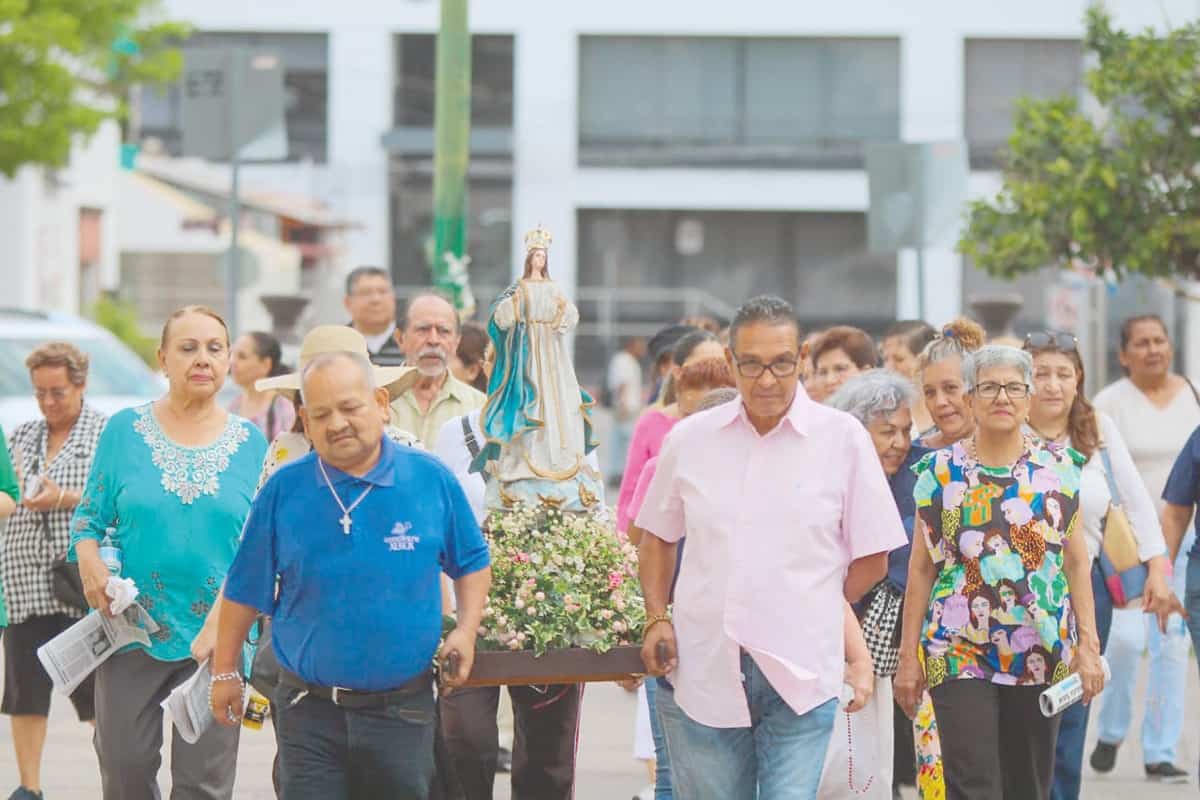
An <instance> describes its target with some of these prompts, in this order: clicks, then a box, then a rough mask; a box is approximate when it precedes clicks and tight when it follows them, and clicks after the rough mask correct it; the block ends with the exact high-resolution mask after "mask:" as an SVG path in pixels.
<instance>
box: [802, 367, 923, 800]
mask: <svg viewBox="0 0 1200 800" xmlns="http://www.w3.org/2000/svg"><path fill="white" fill-rule="evenodd" d="M915 399H916V390H915V389H914V388H913V385H912V381H910V380H908V379H907V378H905V377H904V376H902V375H898V374H897V373H895V372H890V371H888V370H882V369H874V370H870V371H868V372H864V373H861V374H859V375H856V376H855V377H853V378H851V379H850V380H848V381H846V383H844V384H843V385H842V386H841V388H839V389H838V390H837V392H835V393H834V394H833V396H831V397H830V398H829V399H828V400H827V401H826V402H827V403H828V404H829V405H830V406H832V407H834V408H836V409H839V410H841V411H845V412H846V413H848V414H850V415H851V416H853V417H854V418H855V419H857V420H858V421H859V422H861V423H862V425H863V427H864V428H866V429H867V432H868V433H869V434H870V435H871V441H872V442H873V443H874V445H875V452H876V453H877V454H878V456H879V463H880V466H882V467H883V471H884V474H886V475H887V478H888V485H889V486H890V487H891V489H892V497H893V498H894V499H895V501H896V508H897V509H898V510H899V512H900V518H901V519H902V520H903V521H904V530H905V533H906V534H907V535H908V541H909V545H906V546H905V547H902V548H899V549H897V550H893V551H892V552H891V553H889V554H888V572H887V576H886V577H885V578H884V579H883V580H881V581H880V582H879V584H878V585H876V586H875V587H874V588H873V589H872V590H871V591H870V592H868V593H867V596H866V597H864V598H863V600H862V602H861V603H859V604H858V607H857V608H856V609H855V611H856V612H857V614H858V617H859V619H860V620H862V622H863V626H864V628H866V629H867V631H866V632H867V641H868V645H869V647H870V649H871V657H872V661H873V662H874V666H875V691H874V693H873V694H872V696H871V700H870V701H869V702H868V703H867V705H866V707H865V708H863V709H862V710H861V711H859V712H858V713H856V714H854V715H853V716H851V715H849V714H842V715H839V716H838V717H837V721H836V722H835V728H834V733H833V737H832V738H831V739H830V742H829V751H828V753H827V754H826V756H825V770H824V774H823V776H822V779H821V788H820V791H819V793H818V795H817V796H818V798H820V800H834V798H850V797H863V798H881V800H888V798H891V797H892V777H893V774H894V769H893V767H894V763H893V731H894V727H893V725H894V719H893V712H892V705H893V704H892V676H893V675H894V674H895V672H896V661H897V645H898V644H899V633H900V631H899V624H900V620H899V609H900V603H901V600H902V598H903V596H904V588H905V585H906V584H907V582H908V560H909V551H910V550H911V543H912V530H913V519H914V518H915V516H916V506H915V504H914V502H913V486H914V484H915V483H916V476H915V475H914V474H913V472H912V466H913V465H914V464H915V463H916V461H917V460H918V459H919V458H920V457H921V456H922V455H924V454H925V453H926V452H928V451H927V450H925V449H924V448H922V447H919V446H915V445H913V443H912V427H913V418H912V410H911V409H912V404H913V401H914V400H915ZM907 757H908V759H909V761H910V762H911V761H912V753H911V752H910V753H908V756H907ZM872 759H873V761H872Z"/></svg>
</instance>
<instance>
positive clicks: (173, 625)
mask: <svg viewBox="0 0 1200 800" xmlns="http://www.w3.org/2000/svg"><path fill="white" fill-rule="evenodd" d="M152 409H153V407H152V405H150V404H146V405H143V406H138V407H136V408H127V409H125V410H124V411H119V412H117V413H116V414H114V415H113V416H112V418H111V419H110V420H109V422H108V425H107V426H106V427H105V428H104V432H103V433H101V434H100V442H99V444H98V445H97V446H96V455H95V458H94V459H93V461H92V470H91V473H90V474H89V475H88V481H87V486H86V488H85V489H84V491H83V501H82V502H81V503H80V504H79V507H78V508H77V509H76V510H75V517H74V519H73V520H72V524H71V549H70V551H69V555H70V558H71V560H72V561H74V560H75V545H76V544H77V543H78V542H79V541H80V540H82V539H96V540H100V539H102V538H103V537H104V533H105V530H106V529H107V528H108V527H110V526H111V527H114V528H116V536H115V539H116V544H117V546H119V547H120V548H121V550H122V560H123V566H122V569H121V574H122V576H123V577H126V578H133V581H134V583H136V584H137V587H138V592H139V594H138V599H137V602H138V603H140V604H141V605H142V607H143V608H145V609H146V611H147V612H149V614H150V616H151V617H153V618H154V621H155V622H157V623H158V624H159V626H160V627H159V630H158V632H157V633H154V634H151V636H150V642H151V646H150V648H149V649H148V650H147V652H148V653H149V655H151V656H153V657H154V658H156V659H158V660H160V661H179V660H182V659H185V658H188V657H190V655H191V645H192V639H194V638H195V637H196V635H197V634H198V633H200V628H201V626H202V625H203V624H204V619H205V617H206V616H207V615H208V612H209V611H210V610H211V609H212V605H213V601H214V600H215V599H216V597H217V593H218V592H219V591H220V589H221V584H222V583H223V582H224V580H225V573H226V572H228V570H229V565H230V564H231V563H233V556H234V554H235V553H237V549H238V542H239V541H240V539H241V533H242V524H243V523H244V522H245V521H246V514H247V513H248V512H249V511H250V501H251V500H252V499H253V498H254V490H255V485H256V484H257V482H258V473H259V470H260V469H261V467H262V463H263V456H264V455H265V453H266V450H267V442H266V439H264V438H263V435H262V434H261V433H260V432H259V430H258V428H256V427H255V426H254V425H253V424H251V423H250V422H248V421H247V420H244V419H242V418H241V417H237V416H234V415H233V414H230V415H229V419H228V421H227V422H226V424H225V429H224V430H223V431H222V432H221V434H220V435H219V436H218V437H217V439H216V440H215V441H214V442H213V443H212V444H209V445H206V446H204V447H185V446H183V445H179V444H176V443H175V442H174V441H172V440H171V439H169V438H168V437H167V435H166V433H165V432H164V431H163V430H162V428H161V427H159V424H158V420H157V419H155V416H154V412H153V410H152ZM132 647H139V645H132Z"/></svg>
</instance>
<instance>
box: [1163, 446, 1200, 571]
mask: <svg viewBox="0 0 1200 800" xmlns="http://www.w3.org/2000/svg"><path fill="white" fill-rule="evenodd" d="M1162 498H1163V500H1165V501H1167V502H1168V503H1170V504H1171V505H1173V506H1195V505H1197V504H1200V428H1196V430H1194V431H1192V435H1191V436H1189V437H1188V440H1187V443H1186V444H1184V446H1183V449H1182V450H1181V451H1179V457H1178V458H1176V459H1175V466H1173V467H1172V468H1171V475H1170V477H1168V478H1167V485H1166V486H1165V487H1163V494H1162ZM1194 524H1195V528H1196V543H1195V544H1194V545H1192V551H1191V553H1190V557H1191V558H1198V559H1200V514H1198V515H1196V518H1195V523H1194Z"/></svg>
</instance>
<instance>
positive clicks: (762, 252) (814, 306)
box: [576, 210, 896, 369]
mask: <svg viewBox="0 0 1200 800" xmlns="http://www.w3.org/2000/svg"><path fill="white" fill-rule="evenodd" d="M578 219H579V275H578V283H579V287H580V289H579V298H580V302H579V306H580V314H581V320H582V321H581V324H580V329H579V336H578V337H577V340H576V341H577V344H576V356H577V358H578V359H580V360H581V361H583V362H584V363H585V367H586V368H587V369H593V368H599V367H600V366H602V364H603V359H604V357H605V354H606V353H611V352H612V349H611V348H612V347H613V346H615V345H616V344H617V341H618V340H619V337H620V336H622V335H635V334H643V335H648V334H650V333H652V332H653V331H655V330H657V329H658V328H660V327H661V326H662V325H664V324H666V323H668V322H671V321H673V320H677V319H679V318H681V317H683V316H686V315H690V314H696V313H705V314H711V315H714V316H718V317H725V321H727V322H728V321H729V317H730V316H731V315H732V312H733V311H734V310H735V309H736V308H737V306H739V305H740V304H741V303H742V302H744V301H745V300H747V299H748V298H750V297H753V296H754V295H757V294H763V293H770V294H777V295H780V296H782V297H784V298H785V299H787V300H788V301H790V302H791V303H793V304H794V305H795V307H796V311H797V313H799V315H800V319H801V323H802V324H803V326H804V327H805V328H806V329H812V328H816V327H824V326H827V325H832V324H834V323H843V324H850V325H859V326H862V327H864V328H866V329H868V330H870V331H873V332H875V333H882V331H883V330H884V329H885V328H886V327H887V325H888V324H889V323H890V322H891V321H892V320H893V319H894V318H895V312H896V258H895V256H894V255H876V254H873V253H870V252H868V251H867V225H866V217H865V215H863V214H855V213H803V212H760V211H642V210H637V211H634V210H583V211H580V212H579V216H578ZM605 298H608V299H609V300H611V301H612V302H611V304H610V305H609V307H608V310H607V311H606V310H605V304H606V299H605ZM609 315H611V316H609ZM609 321H611V323H612V324H611V326H610V325H609ZM606 337H607V338H606Z"/></svg>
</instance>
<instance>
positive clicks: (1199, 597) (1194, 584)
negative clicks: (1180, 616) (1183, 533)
mask: <svg viewBox="0 0 1200 800" xmlns="http://www.w3.org/2000/svg"><path fill="white" fill-rule="evenodd" d="M1185 576H1186V580H1187V583H1186V587H1187V588H1186V591H1185V593H1184V597H1183V603H1184V606H1185V607H1186V608H1187V612H1188V621H1187V625H1188V630H1189V631H1190V632H1191V634H1192V646H1193V647H1195V648H1196V652H1197V653H1200V557H1193V558H1189V559H1188V564H1187V570H1186V573H1185ZM1180 705H1182V703H1180Z"/></svg>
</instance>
